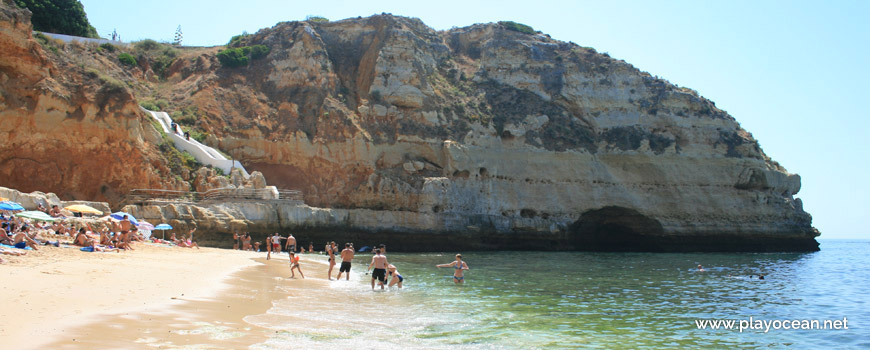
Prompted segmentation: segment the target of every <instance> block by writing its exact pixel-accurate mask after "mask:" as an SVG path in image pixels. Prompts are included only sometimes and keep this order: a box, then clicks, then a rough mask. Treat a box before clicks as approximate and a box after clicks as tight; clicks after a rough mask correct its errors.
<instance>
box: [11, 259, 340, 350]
mask: <svg viewBox="0 0 870 350" xmlns="http://www.w3.org/2000/svg"><path fill="white" fill-rule="evenodd" d="M216 251H217V253H218V254H226V255H228V256H229V255H242V256H243V259H245V260H247V262H249V263H246V264H244V265H238V266H237V268H235V269H233V270H231V271H230V270H226V273H222V274H221V277H220V278H219V279H218V280H215V281H214V283H207V284H203V285H202V286H201V288H199V290H198V291H195V292H190V293H188V292H185V293H183V295H181V294H174V295H172V296H170V294H169V293H163V294H162V295H160V296H155V298H152V299H150V300H148V301H147V302H146V303H144V304H142V305H140V306H138V307H131V308H130V309H125V310H118V311H117V312H111V313H97V314H90V315H82V317H75V318H62V319H60V320H58V326H59V327H62V328H59V329H62V331H61V332H60V333H59V334H57V336H55V337H52V338H51V339H48V340H47V341H44V342H40V344H32V343H31V344H25V343H21V342H18V344H15V345H16V346H18V345H20V348H28V346H32V348H34V349H36V348H40V347H47V348H52V349H93V348H137V349H138V348H141V349H151V348H154V347H158V348H162V347H167V346H168V347H185V346H203V345H205V346H218V347H221V348H247V347H248V346H250V345H253V344H257V343H262V342H264V341H266V339H267V338H268V336H269V333H270V332H275V331H273V330H271V329H267V328H262V327H258V326H255V325H252V324H250V323H248V322H245V318H246V317H248V316H253V315H263V314H266V312H267V310H269V309H270V308H271V307H272V306H273V302H274V301H275V300H282V299H284V298H287V297H288V294H290V293H288V292H290V291H288V289H291V288H292V293H296V292H297V291H298V292H299V293H304V294H310V292H311V290H312V289H315V288H317V289H322V288H323V286H324V285H325V283H328V282H327V281H326V280H325V279H323V278H322V275H323V274H325V272H326V267H327V265H325V264H323V263H322V262H318V261H314V260H319V259H317V258H315V259H312V258H310V257H311V256H318V257H322V256H320V255H319V254H306V255H303V259H302V261H301V264H302V268H303V271H305V272H306V276H311V277H313V278H306V279H289V278H288V275H289V268H288V264H287V262H288V259H287V257H286V254H278V256H277V258H276V256H275V255H273V256H272V260H271V261H266V260H265V256H264V254H263V253H255V254H251V252H241V251H233V250H216ZM184 252H186V251H184ZM306 256H308V257H309V258H306ZM323 259H325V258H323ZM227 260H231V261H232V260H235V258H233V259H227ZM208 269H211V270H215V267H214V266H210V267H208ZM335 273H337V268H336V270H335V271H334V274H335ZM291 284H292V285H291ZM291 286H292V287H291ZM40 328H41V329H44V327H40Z"/></svg>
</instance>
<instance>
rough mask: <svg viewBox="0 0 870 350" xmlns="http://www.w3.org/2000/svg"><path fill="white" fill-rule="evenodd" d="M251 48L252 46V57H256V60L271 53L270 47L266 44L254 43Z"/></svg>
mask: <svg viewBox="0 0 870 350" xmlns="http://www.w3.org/2000/svg"><path fill="white" fill-rule="evenodd" d="M250 48H251V59H254V60H256V59H259V58H263V57H266V55H268V54H269V51H271V50H270V49H269V47H268V46H266V45H254V46H250Z"/></svg>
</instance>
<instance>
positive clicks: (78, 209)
mask: <svg viewBox="0 0 870 350" xmlns="http://www.w3.org/2000/svg"><path fill="white" fill-rule="evenodd" d="M64 209H66V210H69V211H71V212H73V213H82V214H94V215H103V212H101V211H99V210H97V209H94V208H93V207H90V206H87V205H84V204H74V205H70V206H68V207H66V208H64ZM122 218H123V216H122Z"/></svg>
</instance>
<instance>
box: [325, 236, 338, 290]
mask: <svg viewBox="0 0 870 350" xmlns="http://www.w3.org/2000/svg"><path fill="white" fill-rule="evenodd" d="M323 250H325V251H326V254H327V255H329V272H327V273H326V275H327V276H328V277H329V280H330V281H332V268H334V267H335V242H329V243H327V244H326V247H324V248H323Z"/></svg>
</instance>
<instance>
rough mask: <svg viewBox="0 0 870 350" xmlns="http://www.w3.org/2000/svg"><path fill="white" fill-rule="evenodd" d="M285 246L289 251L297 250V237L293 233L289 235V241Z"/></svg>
mask: <svg viewBox="0 0 870 350" xmlns="http://www.w3.org/2000/svg"><path fill="white" fill-rule="evenodd" d="M284 248H286V249H287V251H288V252H295V251H296V237H293V234H292V233H291V234H290V235H289V236H287V243H286V244H285V245H284Z"/></svg>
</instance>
